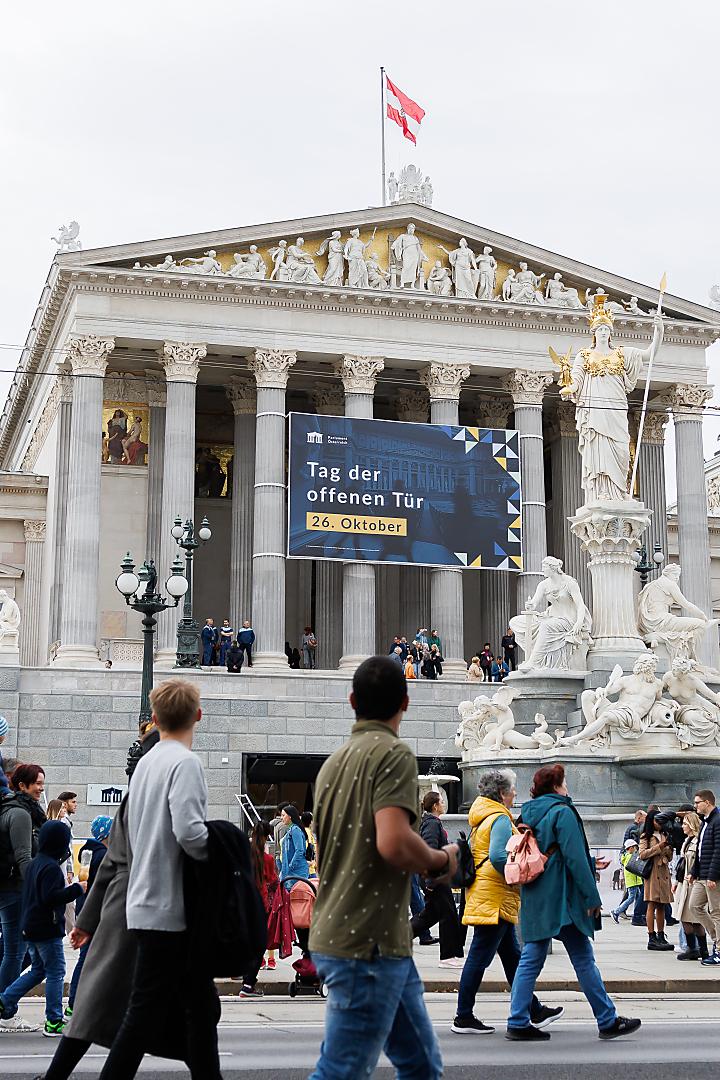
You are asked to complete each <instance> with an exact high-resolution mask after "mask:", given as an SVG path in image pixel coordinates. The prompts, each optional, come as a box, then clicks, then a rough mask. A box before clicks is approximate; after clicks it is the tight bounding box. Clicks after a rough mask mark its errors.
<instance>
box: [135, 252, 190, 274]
mask: <svg viewBox="0 0 720 1080" xmlns="http://www.w3.org/2000/svg"><path fill="white" fill-rule="evenodd" d="M133 269H134V270H182V267H181V266H178V264H177V263H176V262H175V260H174V259H173V257H172V255H166V256H165V258H164V259H163V261H162V262H161V263H155V265H153V264H152V263H145V265H144V266H142V267H141V266H140V263H139V262H136V263H135V265H134V267H133Z"/></svg>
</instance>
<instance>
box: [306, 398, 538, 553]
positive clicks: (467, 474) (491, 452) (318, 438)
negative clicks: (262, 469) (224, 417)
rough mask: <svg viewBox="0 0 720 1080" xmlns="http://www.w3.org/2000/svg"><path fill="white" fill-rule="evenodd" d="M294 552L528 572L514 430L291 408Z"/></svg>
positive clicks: (518, 462) (516, 438)
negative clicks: (323, 413) (524, 566)
mask: <svg viewBox="0 0 720 1080" xmlns="http://www.w3.org/2000/svg"><path fill="white" fill-rule="evenodd" d="M288 556H289V557H290V558H293V559H339V560H341V561H343V562H348V561H354V560H360V561H363V562H375V563H384V562H391V563H405V564H409V565H412V566H452V567H456V568H457V567H468V568H472V569H482V570H488V569H490V570H522V533H521V500H520V461H519V455H518V433H517V432H516V431H505V430H499V429H490V428H477V427H443V426H440V425H436V424H405V423H400V422H398V421H394V420H358V419H353V418H350V417H344V416H314V415H313V416H311V415H308V414H306V413H291V414H290V462H289V496H288Z"/></svg>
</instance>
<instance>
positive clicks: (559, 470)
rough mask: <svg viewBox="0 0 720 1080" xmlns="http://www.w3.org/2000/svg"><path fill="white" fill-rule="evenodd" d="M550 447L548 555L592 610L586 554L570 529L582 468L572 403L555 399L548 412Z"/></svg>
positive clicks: (582, 498) (582, 497)
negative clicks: (550, 507) (572, 579)
mask: <svg viewBox="0 0 720 1080" xmlns="http://www.w3.org/2000/svg"><path fill="white" fill-rule="evenodd" d="M551 433H552V435H553V436H554V439H553V442H552V443H551V449H550V467H551V473H552V514H551V524H552V542H549V543H548V550H549V551H550V554H551V555H554V556H555V557H556V558H558V559H562V560H563V569H564V570H565V573H567V574H570V576H571V577H574V578H575V580H576V581H577V583H578V585H579V586H580V591H581V593H582V594H583V600H584V601H585V603H586V604H587V606H588V607H589V608H590V609H591V610H592V585H591V577H590V571H589V570H588V565H587V554H586V553H585V552H584V551H583V550H582V548H581V547H580V542H579V541H578V539H577V537H576V536H575V535H574V534H573V532H572V530H571V528H570V518H572V517H574V516H575V514H576V513H577V511H578V509H579V508H580V507H581V506H583V504H584V502H585V495H584V492H583V489H582V484H581V479H582V467H581V464H582V463H581V458H580V451H579V449H578V433H577V427H576V426H575V406H574V405H573V404H572V402H569V401H560V400H558V401H557V402H556V403H555V408H554V411H553V413H552V424H551Z"/></svg>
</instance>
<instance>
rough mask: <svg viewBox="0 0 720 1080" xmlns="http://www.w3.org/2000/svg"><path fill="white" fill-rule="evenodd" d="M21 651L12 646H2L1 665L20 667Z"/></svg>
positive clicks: (0, 653) (0, 651)
mask: <svg viewBox="0 0 720 1080" xmlns="http://www.w3.org/2000/svg"><path fill="white" fill-rule="evenodd" d="M19 666H20V651H19V650H18V649H14V648H12V646H10V647H8V646H5V647H3V646H0V667H19Z"/></svg>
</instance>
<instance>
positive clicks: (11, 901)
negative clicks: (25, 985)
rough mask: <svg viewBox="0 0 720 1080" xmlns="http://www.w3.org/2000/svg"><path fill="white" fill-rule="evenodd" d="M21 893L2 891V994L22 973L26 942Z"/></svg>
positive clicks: (0, 924) (0, 974)
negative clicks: (21, 928)
mask: <svg viewBox="0 0 720 1080" xmlns="http://www.w3.org/2000/svg"><path fill="white" fill-rule="evenodd" d="M21 907H22V902H21V894H20V893H19V892H10V890H7V891H3V892H0V928H1V929H2V943H3V956H2V963H0V994H2V992H3V990H4V989H5V987H6V986H9V985H10V983H13V982H15V980H16V979H17V977H18V975H19V974H20V970H21V965H22V958H23V956H24V955H25V948H26V943H25V941H24V940H23V936H22V933H21V932H20V909H21Z"/></svg>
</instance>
